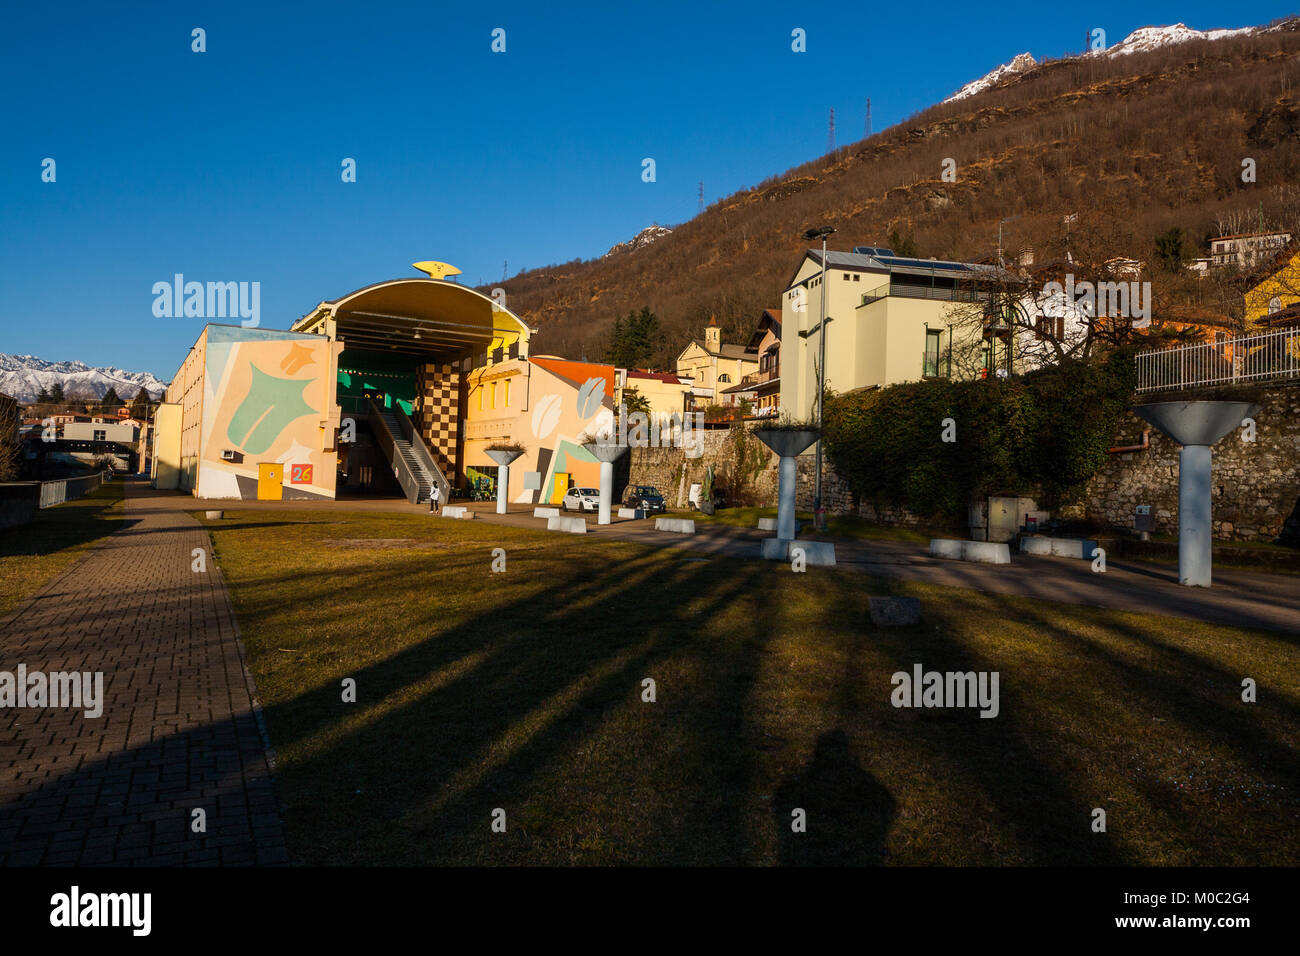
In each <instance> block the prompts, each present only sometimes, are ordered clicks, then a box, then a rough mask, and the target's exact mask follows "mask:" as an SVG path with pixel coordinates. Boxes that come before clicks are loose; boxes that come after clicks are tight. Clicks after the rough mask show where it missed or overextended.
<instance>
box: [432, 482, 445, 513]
mask: <svg viewBox="0 0 1300 956" xmlns="http://www.w3.org/2000/svg"><path fill="white" fill-rule="evenodd" d="M441 505H442V488H441V487H440V486H439V485H438V484H437V482H434V485H433V490H432V491H430V492H429V514H433V515H436V514H441V512H440V511H439V510H438V509H439V507H440V506H441Z"/></svg>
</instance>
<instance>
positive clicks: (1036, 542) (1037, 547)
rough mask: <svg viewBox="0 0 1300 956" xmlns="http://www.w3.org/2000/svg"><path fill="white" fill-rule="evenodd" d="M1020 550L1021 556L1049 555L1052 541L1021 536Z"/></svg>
mask: <svg viewBox="0 0 1300 956" xmlns="http://www.w3.org/2000/svg"><path fill="white" fill-rule="evenodd" d="M1020 550H1021V552H1022V553H1023V554H1051V553H1052V539H1051V538H1042V537H1031V536H1029V535H1022V536H1021V538H1020Z"/></svg>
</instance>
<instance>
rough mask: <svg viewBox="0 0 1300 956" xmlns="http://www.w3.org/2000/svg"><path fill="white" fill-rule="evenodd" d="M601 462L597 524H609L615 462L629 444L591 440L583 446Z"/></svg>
mask: <svg viewBox="0 0 1300 956" xmlns="http://www.w3.org/2000/svg"><path fill="white" fill-rule="evenodd" d="M582 447H583V448H585V449H587V451H589V452H590V453H591V456H592V457H593V458H595V459H596V460H597V461H598V462H600V511H599V513H598V514H597V515H596V524H609V512H610V502H611V500H612V499H613V497H614V462H615V460H617V459H618V458H619V456H621V455H622V454H623V453H624V452H625V451H627V445H618V444H615V443H614V442H602V441H590V442H587V444H585V445H583V446H582Z"/></svg>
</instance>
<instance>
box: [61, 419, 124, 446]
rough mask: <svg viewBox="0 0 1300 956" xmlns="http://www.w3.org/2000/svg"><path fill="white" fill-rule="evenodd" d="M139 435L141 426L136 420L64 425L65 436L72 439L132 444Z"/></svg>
mask: <svg viewBox="0 0 1300 956" xmlns="http://www.w3.org/2000/svg"><path fill="white" fill-rule="evenodd" d="M139 436H140V426H139V424H137V423H136V422H134V421H127V422H107V421H99V422H69V423H68V424H66V425H64V426H63V437H64V438H65V439H68V440H70V441H115V442H119V443H121V444H123V445H131V444H134V443H135V441H136V439H137V438H139Z"/></svg>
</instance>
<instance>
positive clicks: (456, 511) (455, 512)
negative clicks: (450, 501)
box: [441, 505, 476, 520]
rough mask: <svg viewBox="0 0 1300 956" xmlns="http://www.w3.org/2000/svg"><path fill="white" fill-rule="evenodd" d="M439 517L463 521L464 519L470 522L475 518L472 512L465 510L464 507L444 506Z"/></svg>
mask: <svg viewBox="0 0 1300 956" xmlns="http://www.w3.org/2000/svg"><path fill="white" fill-rule="evenodd" d="M441 517H443V518H463V519H466V520H471V519H473V518H474V517H476V516H475V514H474V512H472V511H470V510H469V509H468V508H466V507H465V506H464V505H444V506H443V509H442V514H441Z"/></svg>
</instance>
